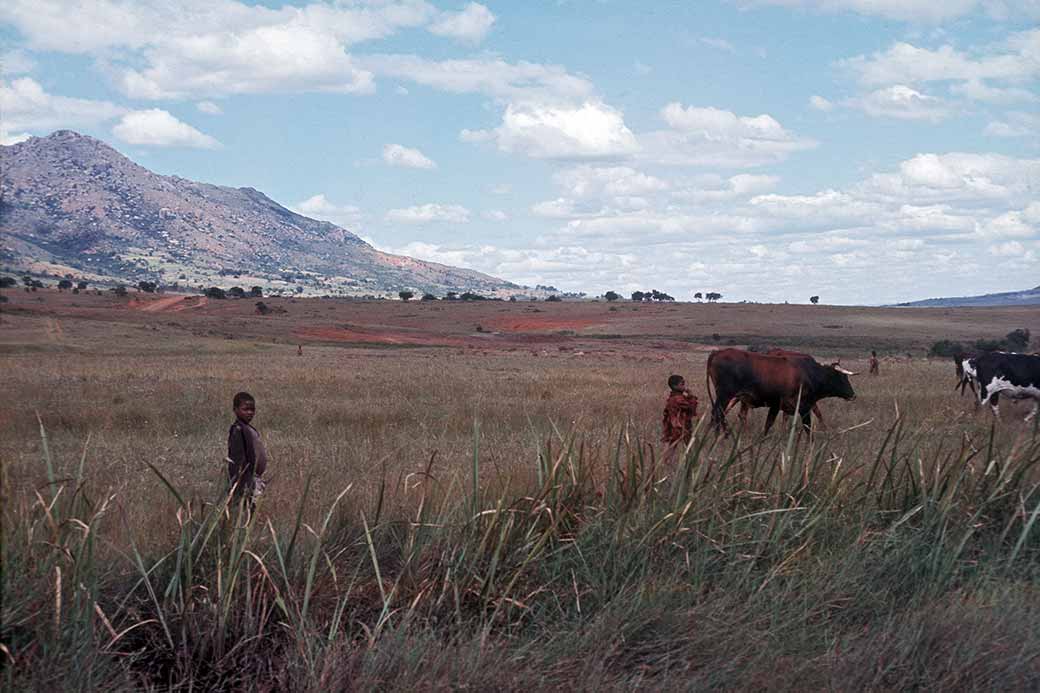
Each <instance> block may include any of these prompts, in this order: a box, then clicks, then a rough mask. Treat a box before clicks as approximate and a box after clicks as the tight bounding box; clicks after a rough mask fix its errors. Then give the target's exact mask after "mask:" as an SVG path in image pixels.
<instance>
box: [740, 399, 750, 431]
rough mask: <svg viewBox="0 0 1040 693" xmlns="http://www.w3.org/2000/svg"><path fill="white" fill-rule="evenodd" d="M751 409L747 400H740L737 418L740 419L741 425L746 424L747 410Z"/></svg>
mask: <svg viewBox="0 0 1040 693" xmlns="http://www.w3.org/2000/svg"><path fill="white" fill-rule="evenodd" d="M750 410H751V406H750V405H748V403H747V402H745V401H743V400H741V402H740V411H738V412H737V418H738V419H740V425H741V427H744V426H747V415H748V411H750Z"/></svg>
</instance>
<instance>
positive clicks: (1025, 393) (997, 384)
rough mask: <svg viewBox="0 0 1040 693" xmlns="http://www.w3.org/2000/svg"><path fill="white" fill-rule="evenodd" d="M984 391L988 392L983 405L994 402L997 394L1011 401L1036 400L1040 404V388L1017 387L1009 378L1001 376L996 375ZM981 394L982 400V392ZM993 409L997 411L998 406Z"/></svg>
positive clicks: (1034, 386) (1033, 386)
mask: <svg viewBox="0 0 1040 693" xmlns="http://www.w3.org/2000/svg"><path fill="white" fill-rule="evenodd" d="M983 389H985V391H986V399H984V400H982V403H983V404H986V403H987V402H989V401H990V400H992V399H993V396H994V395H996V394H997V393H1000V394H1002V395H1004V396H1005V397H1007V398H1009V399H1035V400H1036V401H1037V402H1040V387H1038V386H1036V385H1033V384H1029V385H1015V384H1014V383H1012V382H1011V381H1010V380H1008V379H1007V378H1002V377H1000V376H999V375H994V376H993V379H992V380H990V381H989V385H987V386H986V387H985V388H983ZM979 394H980V398H981V390H980V392H979ZM993 408H994V409H996V406H995V405H994V407H993Z"/></svg>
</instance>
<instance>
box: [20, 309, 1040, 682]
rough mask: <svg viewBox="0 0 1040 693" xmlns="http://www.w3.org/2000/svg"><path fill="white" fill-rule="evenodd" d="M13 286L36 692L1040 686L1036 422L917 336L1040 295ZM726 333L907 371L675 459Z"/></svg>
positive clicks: (704, 441) (863, 381) (983, 322)
mask: <svg viewBox="0 0 1040 693" xmlns="http://www.w3.org/2000/svg"><path fill="white" fill-rule="evenodd" d="M4 293H5V294H6V295H7V296H8V297H9V302H7V303H4V304H3V305H2V306H0V308H2V313H0V317H2V324H0V364H2V367H3V372H4V394H5V397H4V398H3V400H2V401H0V461H2V464H3V479H2V492H3V499H2V500H3V507H2V519H3V548H4V556H3V585H2V589H3V604H2V612H0V615H2V622H0V644H2V646H3V647H2V650H0V661H2V664H0V676H2V679H0V680H3V681H4V686H5V688H6V689H7V690H15V689H19V688H21V689H34V690H62V689H67V690H140V689H153V690H182V689H183V690H210V689H219V690H239V689H249V690H271V691H274V690H371V689H380V690H424V689H425V690H429V689H449V688H468V689H474V690H491V689H500V690H521V689H527V690H531V689H535V690H543V689H556V688H559V687H561V686H569V687H571V688H574V689H578V690H592V689H597V690H630V689H633V688H647V689H688V690H702V689H708V688H711V689H716V688H724V689H763V688H766V687H768V688H771V689H779V690H805V689H841V690H848V689H864V688H866V689H879V690H897V689H898V690H905V689H922V690H960V689H963V690H976V689H985V690H994V689H1030V688H1036V687H1037V686H1040V633H1038V632H1037V630H1036V628H1035V624H1036V622H1037V618H1038V617H1040V599H1038V597H1040V595H1038V589H1037V588H1038V578H1040V564H1038V561H1040V526H1036V525H1035V524H1034V523H1035V521H1036V519H1037V515H1038V511H1040V490H1038V484H1040V471H1038V466H1037V463H1038V462H1040V437H1038V436H1037V428H1036V424H1035V423H1024V422H1023V421H1022V418H1023V416H1024V415H1025V414H1026V413H1027V412H1028V405H1025V404H1011V403H1005V404H1004V405H1003V406H1002V409H1003V416H1002V418H1001V419H1000V420H997V421H994V420H993V417H992V416H991V414H990V413H989V411H987V410H979V411H976V410H975V408H974V406H973V404H972V402H971V401H970V399H969V398H967V397H965V398H963V399H962V398H959V397H958V396H957V395H956V393H954V392H953V385H954V382H955V378H954V374H953V365H952V363H948V362H947V361H945V360H929V359H927V358H925V357H924V356H925V354H926V352H927V348H928V347H929V346H930V345H931V344H932V343H933V342H935V341H937V340H939V339H958V340H965V341H971V340H974V339H978V338H993V337H1002V336H1003V335H1005V334H1006V333H1008V332H1009V331H1011V330H1013V329H1016V328H1027V329H1030V330H1031V331H1032V332H1033V333H1034V334H1038V333H1040V311H1038V310H1036V309H1023V308H1019V309H934V310H931V309H929V310H925V309H913V310H911V309H879V308H838V307H828V306H764V305H737V304H720V305H697V304H678V305H668V304H663V305H637V304H632V303H630V302H617V303H614V304H608V303H605V302H603V303H593V302H583V303H544V302H539V303H508V302H506V303H502V302H487V303H483V302H476V303H458V302H452V303H446V302H430V303H417V302H411V303H400V302H360V301H345V300H322V299H307V300H302V299H301V300H291V299H270V300H268V299H265V303H266V304H267V305H268V306H270V307H272V308H273V309H274V312H272V313H269V314H267V315H258V314H257V312H256V309H255V303H256V301H255V300H228V301H206V300H204V299H202V298H201V297H185V296H163V297H152V296H143V295H141V296H138V295H132V296H130V297H127V298H122V299H120V298H117V297H115V296H111V295H108V294H105V295H101V296H98V295H94V294H80V295H75V296H74V295H71V294H68V293H63V294H58V293H56V292H52V291H40V292H35V293H25V292H21V291H5V292H4ZM283 311H284V312H283ZM300 344H302V345H303V354H302V355H297V345H300ZM731 344H732V345H737V346H747V345H769V346H785V347H788V348H797V349H802V350H806V351H809V352H811V353H813V354H814V355H816V356H818V357H819V358H820V359H821V360H824V359H828V360H830V359H836V358H841V360H842V364H843V365H845V366H846V367H849V368H851V369H853V370H857V371H866V359H865V356H866V354H867V353H869V350H870V349H871V348H874V349H877V350H878V352H879V354H881V355H882V356H883V360H882V364H881V374H880V376H877V377H871V376H868V375H866V374H865V373H863V374H861V375H857V376H855V378H854V379H853V383H854V386H855V388H856V391H857V395H858V396H857V398H856V399H855V400H854V401H852V402H844V401H841V400H826V401H824V402H823V404H822V405H821V408H822V409H823V411H824V415H825V416H826V420H827V424H828V427H827V428H826V430H817V431H816V432H815V433H814V434H813V436H812V437H811V438H810V437H809V436H806V435H800V434H798V433H797V432H796V431H795V430H794V429H793V428H791V427H789V426H788V427H784V426H781V425H778V426H777V427H776V428H774V430H773V431H772V432H771V433H770V434H769V435H768V436H764V437H763V436H762V435H761V427H762V424H763V421H764V413H763V412H762V411H761V410H759V411H758V412H755V413H754V414H753V415H752V417H751V421H750V425H749V426H748V429H747V430H743V431H740V432H739V433H738V434H737V435H734V436H732V437H729V438H717V437H716V436H714V435H713V434H711V433H710V432H709V431H708V430H707V429H708V427H707V425H706V424H707V421H706V420H705V421H704V422H703V425H702V428H701V430H700V431H699V432H698V435H697V436H696V438H695V440H694V443H693V445H692V446H691V448H690V449H689V450H688V451H687V454H686V456H685V459H684V460H682V461H681V462H680V463H678V464H676V465H674V466H666V465H663V464H662V463H661V461H660V459H659V456H660V445H659V442H658V436H659V426H660V422H659V419H660V412H661V407H662V405H663V402H664V399H665V396H666V394H667V388H666V386H665V381H666V379H667V377H668V375H670V374H671V373H680V374H683V375H685V376H686V378H687V380H688V382H689V384H690V385H691V387H692V389H693V390H694V393H695V394H697V395H698V396H699V397H700V398H701V403H702V409H704V410H706V409H707V408H708V403H707V397H706V393H705V391H704V362H705V359H706V357H707V354H708V353H709V352H710V351H711V350H712V349H714V348H718V347H719V346H726V345H731ZM243 389H244V390H248V391H250V392H251V393H252V394H254V395H255V396H256V398H257V405H258V414H257V418H256V419H255V421H254V423H255V425H256V426H257V428H259V430H260V431H261V432H262V434H263V436H264V438H265V440H266V444H267V446H268V448H269V452H270V455H271V459H272V462H271V465H270V467H269V472H268V476H269V477H270V484H269V486H268V491H267V493H266V494H265V496H264V497H263V498H262V499H261V501H260V503H259V507H258V510H257V513H256V516H255V517H254V518H253V519H252V521H251V522H249V523H246V522H245V521H244V518H243V517H242V516H241V515H240V514H239V513H237V512H236V510H237V509H236V508H225V507H223V506H222V503H223V501H224V496H223V483H224V480H223V473H224V472H223V469H224V467H223V463H222V460H223V457H224V453H225V441H226V435H227V428H228V425H229V424H230V423H231V421H232V415H231V396H232V395H233V394H234V393H235V392H236V391H238V390H243ZM731 419H734V423H735V415H734V414H731Z"/></svg>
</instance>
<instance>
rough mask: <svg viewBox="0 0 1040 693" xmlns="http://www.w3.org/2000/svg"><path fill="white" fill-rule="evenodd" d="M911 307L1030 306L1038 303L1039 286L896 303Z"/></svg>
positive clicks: (1039, 297) (1039, 295) (1039, 303)
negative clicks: (995, 292)
mask: <svg viewBox="0 0 1040 693" xmlns="http://www.w3.org/2000/svg"><path fill="white" fill-rule="evenodd" d="M896 305H899V306H909V307H911V308H943V307H950V308H952V307H971V306H1032V305H1040V286H1038V287H1036V288H1033V289H1026V290H1025V291H1007V292H1004V293H999V294H983V295H981V296H956V297H953V298H926V299H924V300H923V301H908V302H907V303H899V304H896Z"/></svg>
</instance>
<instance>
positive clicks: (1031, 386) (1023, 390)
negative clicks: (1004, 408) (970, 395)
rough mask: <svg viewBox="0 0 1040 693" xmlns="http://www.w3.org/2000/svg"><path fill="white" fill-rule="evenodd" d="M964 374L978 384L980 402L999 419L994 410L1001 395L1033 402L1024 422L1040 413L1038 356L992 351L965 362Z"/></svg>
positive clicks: (1039, 368) (1039, 357)
mask: <svg viewBox="0 0 1040 693" xmlns="http://www.w3.org/2000/svg"><path fill="white" fill-rule="evenodd" d="M964 373H965V375H970V376H971V377H972V378H973V379H974V380H975V382H976V383H977V384H978V388H979V402H980V403H981V404H989V405H990V406H991V407H992V408H993V414H994V415H995V416H999V415H1000V412H999V410H998V409H997V400H998V399H999V397H1000V395H1004V396H1005V397H1007V398H1009V399H1032V400H1034V401H1035V403H1034V404H1033V411H1032V412H1030V413H1029V416H1027V417H1026V421H1029V420H1030V419H1032V418H1033V417H1034V416H1036V413H1037V410H1040V356H1032V355H1029V354H1008V353H1005V352H1002V351H992V352H990V353H988V354H981V355H979V356H973V357H971V358H968V359H965V361H964Z"/></svg>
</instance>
